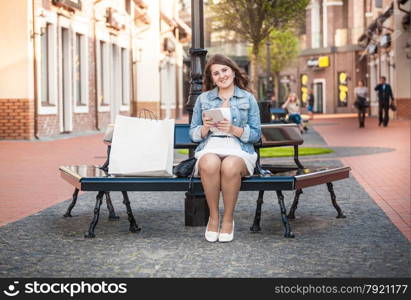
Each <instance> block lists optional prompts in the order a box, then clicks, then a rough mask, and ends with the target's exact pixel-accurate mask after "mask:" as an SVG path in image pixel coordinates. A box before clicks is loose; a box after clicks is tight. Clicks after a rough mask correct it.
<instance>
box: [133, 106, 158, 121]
mask: <svg viewBox="0 0 411 300" xmlns="http://www.w3.org/2000/svg"><path fill="white" fill-rule="evenodd" d="M142 115H144V117H142ZM147 115H148V118H150V119H151V120H158V117H157V115H156V114H155V113H154V112H152V111H151V110H149V109H145V108H143V109H142V110H140V113H139V114H138V117H139V118H142V119H148V118H147Z"/></svg>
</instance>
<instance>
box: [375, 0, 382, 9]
mask: <svg viewBox="0 0 411 300" xmlns="http://www.w3.org/2000/svg"><path fill="white" fill-rule="evenodd" d="M375 8H382V0H375Z"/></svg>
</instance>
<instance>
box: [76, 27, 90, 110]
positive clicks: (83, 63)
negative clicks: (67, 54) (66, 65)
mask: <svg viewBox="0 0 411 300" xmlns="http://www.w3.org/2000/svg"><path fill="white" fill-rule="evenodd" d="M73 64H74V65H73V68H74V70H73V71H74V72H73V73H74V80H73V83H74V103H76V105H77V106H86V105H87V103H88V101H87V97H88V95H87V94H88V93H87V89H88V74H87V48H86V39H85V36H84V35H83V34H79V33H76V34H75V41H74V57H73Z"/></svg>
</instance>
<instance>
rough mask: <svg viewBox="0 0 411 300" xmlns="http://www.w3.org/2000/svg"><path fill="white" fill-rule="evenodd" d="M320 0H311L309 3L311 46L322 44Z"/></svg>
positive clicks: (317, 46)
mask: <svg viewBox="0 0 411 300" xmlns="http://www.w3.org/2000/svg"><path fill="white" fill-rule="evenodd" d="M322 6H323V5H322V1H321V0H313V1H312V4H311V48H319V47H320V45H322V30H321V29H322V21H323V20H322V18H323V7H322Z"/></svg>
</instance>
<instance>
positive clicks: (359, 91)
mask: <svg viewBox="0 0 411 300" xmlns="http://www.w3.org/2000/svg"><path fill="white" fill-rule="evenodd" d="M354 94H355V98H356V99H355V102H354V106H355V107H356V108H357V110H358V121H359V126H360V128H364V127H365V112H366V110H367V107H369V103H368V99H367V98H368V89H367V87H365V86H364V81H362V80H360V81H358V86H357V87H356V88H355V89H354Z"/></svg>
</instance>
